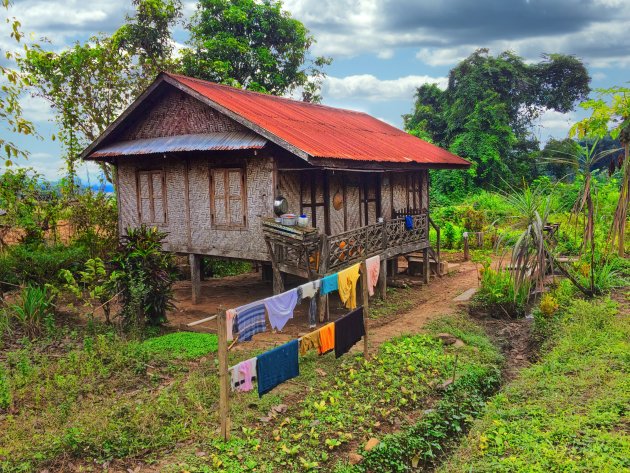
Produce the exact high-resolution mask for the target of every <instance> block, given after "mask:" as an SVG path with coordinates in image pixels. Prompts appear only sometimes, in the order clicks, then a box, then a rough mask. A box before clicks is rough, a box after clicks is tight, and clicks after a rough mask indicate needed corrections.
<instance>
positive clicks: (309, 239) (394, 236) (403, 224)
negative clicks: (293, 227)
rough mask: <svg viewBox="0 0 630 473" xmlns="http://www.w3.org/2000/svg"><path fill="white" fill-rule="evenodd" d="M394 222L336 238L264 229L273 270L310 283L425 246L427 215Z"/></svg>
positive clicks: (413, 216)
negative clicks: (359, 263) (355, 265)
mask: <svg viewBox="0 0 630 473" xmlns="http://www.w3.org/2000/svg"><path fill="white" fill-rule="evenodd" d="M410 219H411V225H409V224H408V223H407V220H406V218H404V217H401V218H394V219H391V220H387V221H384V222H378V223H374V224H371V225H366V226H364V227H360V228H356V229H353V230H348V231H346V232H343V233H339V234H337V235H331V236H328V235H313V234H309V235H297V236H296V234H295V232H288V233H286V234H285V235H281V234H279V232H278V231H276V230H272V229H271V228H268V227H263V228H264V234H265V239H266V241H267V247H268V249H269V256H270V258H271V260H272V265H274V268H275V269H277V270H279V271H283V272H287V273H291V274H296V275H299V276H302V277H306V278H309V279H312V278H313V277H315V276H322V275H325V274H328V273H331V272H334V271H338V270H340V269H342V268H344V267H346V266H349V265H351V264H353V263H355V262H357V261H361V260H363V259H365V258H369V257H370V256H374V255H383V256H384V257H385V258H391V257H393V256H396V255H400V254H405V253H410V252H413V251H418V250H420V249H423V248H427V247H428V246H429V216H428V213H427V212H422V213H419V214H418V215H411V216H410Z"/></svg>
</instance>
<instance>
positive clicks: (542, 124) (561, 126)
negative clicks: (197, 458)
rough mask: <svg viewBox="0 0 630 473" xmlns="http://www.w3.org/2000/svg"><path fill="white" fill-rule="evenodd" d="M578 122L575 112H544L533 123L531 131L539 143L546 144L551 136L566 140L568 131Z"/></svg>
mask: <svg viewBox="0 0 630 473" xmlns="http://www.w3.org/2000/svg"><path fill="white" fill-rule="evenodd" d="M577 120H578V117H577V116H576V113H575V112H569V113H560V112H556V111H555V110H545V111H544V113H543V114H542V115H541V116H540V118H539V119H538V120H537V123H534V127H533V131H534V134H535V135H536V136H537V137H538V139H539V140H540V141H541V142H546V141H547V139H548V138H549V137H551V136H553V137H554V138H557V139H562V138H567V137H568V136H569V129H570V128H571V126H572V125H573V124H574V123H575V122H576V121H577Z"/></svg>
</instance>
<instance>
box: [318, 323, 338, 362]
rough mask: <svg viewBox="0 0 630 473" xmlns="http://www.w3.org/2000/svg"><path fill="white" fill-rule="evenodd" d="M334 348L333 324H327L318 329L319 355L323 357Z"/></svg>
mask: <svg viewBox="0 0 630 473" xmlns="http://www.w3.org/2000/svg"><path fill="white" fill-rule="evenodd" d="M334 348H335V324H334V323H332V322H331V323H329V324H327V325H324V326H323V327H322V328H320V329H319V348H318V349H319V354H320V355H323V354H324V353H328V352H329V351H331V350H334Z"/></svg>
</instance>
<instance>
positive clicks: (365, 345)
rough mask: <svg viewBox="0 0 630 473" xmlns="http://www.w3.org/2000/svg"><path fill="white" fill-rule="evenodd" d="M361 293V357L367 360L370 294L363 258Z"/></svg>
mask: <svg viewBox="0 0 630 473" xmlns="http://www.w3.org/2000/svg"><path fill="white" fill-rule="evenodd" d="M361 295H362V297H361V299H362V303H363V331H364V332H365V335H363V358H365V360H368V359H369V358H370V354H369V351H368V317H369V315H370V309H369V305H368V298H369V296H370V295H369V292H368V274H367V265H366V264H365V260H364V261H362V262H361Z"/></svg>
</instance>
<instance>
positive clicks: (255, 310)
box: [235, 302, 267, 342]
mask: <svg viewBox="0 0 630 473" xmlns="http://www.w3.org/2000/svg"><path fill="white" fill-rule="evenodd" d="M235 310H236V326H237V328H238V335H239V340H240V341H242V342H248V341H250V340H251V339H252V337H253V336H254V335H256V334H257V333H260V332H264V331H265V330H266V329H267V325H266V322H265V304H263V303H262V302H254V303H253V304H248V305H244V306H241V307H237V308H236V309H235Z"/></svg>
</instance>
